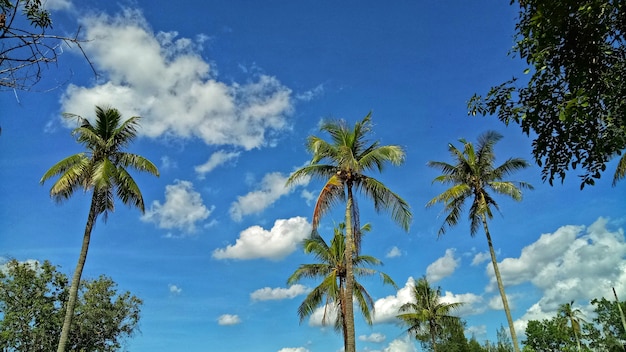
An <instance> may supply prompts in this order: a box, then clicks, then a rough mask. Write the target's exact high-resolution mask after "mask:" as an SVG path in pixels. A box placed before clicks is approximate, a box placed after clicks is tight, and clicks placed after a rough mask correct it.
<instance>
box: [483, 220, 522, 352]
mask: <svg viewBox="0 0 626 352" xmlns="http://www.w3.org/2000/svg"><path fill="white" fill-rule="evenodd" d="M482 222H483V229H485V235H486V236H487V244H488V245H489V254H490V255H491V264H492V265H493V272H494V274H495V275H496V281H497V282H498V289H499V290H500V296H501V297H502V305H503V306H504V312H505V313H506V320H507V322H508V323H509V331H510V332H511V341H512V342H513V349H514V350H515V352H520V349H519V345H518V344H517V334H516V333H515V327H514V326H513V318H511V309H510V308H509V302H508V300H507V299H506V293H504V284H502V277H501V276H500V269H498V261H497V260H496V252H495V251H494V250H493V243H492V242H491V234H490V233H489V228H488V227H487V219H486V218H485V215H483V216H482Z"/></svg>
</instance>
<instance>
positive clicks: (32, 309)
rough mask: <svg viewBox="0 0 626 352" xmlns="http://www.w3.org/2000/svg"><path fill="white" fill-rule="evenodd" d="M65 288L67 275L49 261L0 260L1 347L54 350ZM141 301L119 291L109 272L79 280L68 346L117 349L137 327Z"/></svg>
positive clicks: (23, 351) (102, 350)
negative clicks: (95, 277)
mask: <svg viewBox="0 0 626 352" xmlns="http://www.w3.org/2000/svg"><path fill="white" fill-rule="evenodd" d="M68 290H69V286H68V280H67V277H66V276H65V275H64V274H62V273H60V272H58V271H57V270H56V268H55V267H54V266H53V265H52V264H50V263H49V262H48V261H45V262H43V263H42V264H40V263H37V262H25V263H19V262H17V261H15V260H11V261H9V262H8V263H6V264H4V265H2V266H0V350H2V351H5V352H9V351H20V352H35V351H37V352H39V351H41V352H47V351H53V350H54V349H55V348H56V345H57V340H58V338H59V335H60V332H61V326H62V325H63V316H64V314H65V307H64V306H63V302H65V301H66V299H67V295H68ZM141 304H142V301H141V300H140V299H139V298H137V297H136V296H133V295H131V294H130V292H124V293H119V292H118V291H117V287H116V284H115V282H113V280H111V279H110V278H108V277H105V276H101V277H99V278H98V279H97V280H84V281H82V282H81V286H80V291H79V300H78V303H77V307H76V312H77V313H78V314H77V316H76V318H75V321H74V323H73V325H72V329H71V331H70V338H69V344H68V345H69V346H68V349H69V350H71V351H85V352H87V351H99V352H106V351H117V350H119V349H120V348H121V346H122V342H123V341H124V339H125V338H128V337H130V336H132V335H133V334H134V332H135V331H136V329H137V325H138V323H139V313H140V307H141Z"/></svg>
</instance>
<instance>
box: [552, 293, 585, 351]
mask: <svg viewBox="0 0 626 352" xmlns="http://www.w3.org/2000/svg"><path fill="white" fill-rule="evenodd" d="M557 314H558V315H560V316H562V317H564V318H566V319H567V320H568V322H569V324H570V327H571V329H572V333H573V334H574V338H575V339H576V346H577V347H578V351H580V322H585V320H584V319H582V318H581V317H580V316H581V315H582V311H581V310H580V309H578V308H576V309H574V301H571V302H570V303H565V304H562V305H561V306H559V310H558V311H557Z"/></svg>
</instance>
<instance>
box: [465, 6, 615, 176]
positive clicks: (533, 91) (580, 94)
mask: <svg viewBox="0 0 626 352" xmlns="http://www.w3.org/2000/svg"><path fill="white" fill-rule="evenodd" d="M512 3H515V1H512ZM519 5H520V13H519V22H518V23H517V26H516V30H517V38H516V44H515V46H514V47H513V50H512V55H519V57H520V58H522V59H524V60H525V61H526V63H527V64H528V66H529V68H528V69H527V70H526V72H525V73H529V77H528V78H527V79H526V78H525V79H523V80H518V79H516V78H513V79H512V80H510V81H507V82H505V83H503V84H501V85H498V86H495V87H493V88H491V90H490V91H489V92H488V93H487V95H486V96H485V97H482V96H477V95H475V96H474V97H472V99H471V100H470V102H469V104H468V105H469V109H470V113H471V114H473V115H475V114H477V113H478V114H482V115H486V114H497V116H498V118H499V119H500V120H501V121H502V122H504V123H506V124H509V123H512V122H513V123H516V124H519V125H520V126H521V128H522V131H523V132H524V133H526V134H527V135H530V136H532V137H533V138H534V140H533V155H534V158H535V161H536V162H537V164H538V165H540V166H542V167H543V178H544V180H548V182H549V183H550V184H552V182H553V180H554V179H555V178H560V179H561V180H563V179H564V178H565V174H566V172H567V171H568V170H570V168H571V169H576V168H577V167H580V168H581V169H582V174H580V175H579V176H580V177H581V188H582V187H584V186H585V185H593V184H594V182H595V179H598V178H600V177H601V174H602V172H603V171H605V169H606V163H607V162H608V161H609V160H611V159H612V158H613V157H615V156H616V155H620V154H621V153H622V152H623V151H624V149H625V148H626V99H625V98H624V97H626V80H624V77H626V46H625V44H626V2H624V1H622V0H583V1H581V0H555V1H544V0H525V1H519ZM618 172H619V169H618ZM621 175H622V176H621V177H623V170H622V173H621ZM619 176H620V174H618V173H616V175H615V179H614V180H617V179H619V178H621V177H619Z"/></svg>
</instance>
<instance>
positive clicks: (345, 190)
mask: <svg viewBox="0 0 626 352" xmlns="http://www.w3.org/2000/svg"><path fill="white" fill-rule="evenodd" d="M320 130H321V131H323V132H327V133H328V134H329V135H330V138H331V141H330V142H328V141H325V140H324V139H322V138H319V137H316V136H310V137H309V138H308V140H307V145H306V147H307V150H308V151H309V152H310V153H311V154H313V158H312V159H311V162H310V164H309V165H307V166H304V167H302V168H300V169H298V170H296V171H295V172H294V173H293V174H292V175H291V176H290V177H289V179H288V180H287V185H288V186H289V185H292V184H294V183H295V182H297V181H298V180H302V179H306V178H309V177H313V178H319V179H322V180H324V181H325V182H326V183H325V185H324V187H323V188H322V191H321V192H320V194H319V196H318V197H317V202H316V204H315V208H314V210H313V219H312V225H313V226H312V227H313V232H315V231H317V227H318V225H319V222H320V218H321V217H322V216H323V215H324V214H326V213H327V212H328V211H329V210H330V209H331V207H332V206H333V205H334V204H336V203H340V202H343V201H345V202H346V208H345V221H344V223H345V224H346V225H345V226H346V246H345V250H346V253H345V257H346V290H345V297H344V300H343V302H345V307H344V309H345V319H344V324H345V325H346V331H347V333H346V343H345V345H346V352H354V351H355V350H356V345H355V344H356V342H355V334H354V312H353V307H352V301H353V297H352V294H353V292H352V291H353V287H354V273H353V263H352V260H353V258H354V253H358V252H359V248H360V234H359V229H360V225H359V222H360V219H359V210H358V209H359V208H358V206H357V202H356V198H355V197H354V192H355V191H356V192H360V193H361V194H362V195H363V196H365V197H366V198H369V199H370V200H372V201H373V202H374V208H375V209H376V211H381V210H388V211H390V212H391V217H392V218H393V220H395V221H396V222H397V223H398V224H400V226H402V228H403V229H405V230H406V231H408V228H409V224H410V222H411V217H412V216H411V211H410V209H409V205H408V204H407V203H406V202H405V201H404V200H403V199H402V198H400V196H398V195H397V194H395V193H394V192H392V191H391V190H390V189H389V188H387V187H386V186H385V185H384V184H383V183H382V182H380V181H378V180H377V179H375V178H373V177H370V176H367V175H366V174H365V172H367V171H374V170H377V171H379V172H381V171H382V170H383V167H384V165H385V164H387V163H391V164H392V165H400V164H402V163H403V162H404V150H403V149H402V148H401V147H400V146H397V145H380V143H379V142H378V141H376V142H369V141H368V140H367V138H368V137H369V134H370V133H371V131H372V124H371V113H369V114H367V116H365V117H364V118H363V120H362V121H359V122H357V123H355V124H354V127H353V128H349V127H348V126H347V124H346V122H345V121H344V120H339V121H325V122H323V123H322V125H321V127H320ZM323 162H327V163H323Z"/></svg>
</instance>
